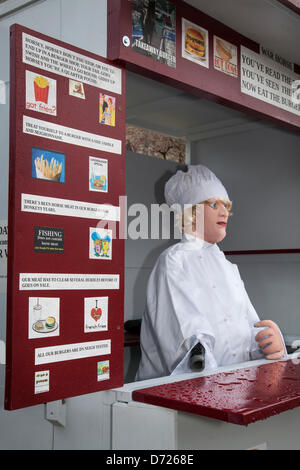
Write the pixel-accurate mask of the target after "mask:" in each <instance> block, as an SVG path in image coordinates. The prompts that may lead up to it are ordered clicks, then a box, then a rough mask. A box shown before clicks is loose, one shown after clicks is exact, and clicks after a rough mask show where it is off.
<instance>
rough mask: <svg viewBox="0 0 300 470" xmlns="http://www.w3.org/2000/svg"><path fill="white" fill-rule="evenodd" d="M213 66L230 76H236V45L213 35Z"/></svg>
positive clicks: (237, 73)
mask: <svg viewBox="0 0 300 470" xmlns="http://www.w3.org/2000/svg"><path fill="white" fill-rule="evenodd" d="M214 68H215V69H216V70H220V72H224V73H226V74H227V75H231V77H236V78H237V77H238V75H239V72H238V63H237V47H236V46H234V45H233V44H231V43H230V42H227V41H224V39H221V38H219V37H218V36H214Z"/></svg>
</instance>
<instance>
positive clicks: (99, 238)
mask: <svg viewBox="0 0 300 470" xmlns="http://www.w3.org/2000/svg"><path fill="white" fill-rule="evenodd" d="M90 232H91V233H90V258H91V259H111V248H112V246H111V245H112V236H111V230H102V229H98V230H96V229H90Z"/></svg>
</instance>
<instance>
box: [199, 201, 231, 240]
mask: <svg viewBox="0 0 300 470" xmlns="http://www.w3.org/2000/svg"><path fill="white" fill-rule="evenodd" d="M229 209H230V204H228V203H227V202H226V201H222V200H220V199H217V198H210V199H208V200H207V201H205V203H204V240H205V241H206V242H208V243H219V242H221V241H222V240H223V239H224V238H225V237H226V227H227V221H228V216H229Z"/></svg>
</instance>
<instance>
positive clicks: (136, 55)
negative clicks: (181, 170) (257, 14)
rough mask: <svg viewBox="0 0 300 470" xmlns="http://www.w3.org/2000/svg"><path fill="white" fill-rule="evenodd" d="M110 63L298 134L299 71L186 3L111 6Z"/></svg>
mask: <svg viewBox="0 0 300 470" xmlns="http://www.w3.org/2000/svg"><path fill="white" fill-rule="evenodd" d="M108 57H109V58H110V59H112V60H115V59H118V60H121V61H123V62H124V63H126V68H127V69H128V70H133V71H134V72H137V71H138V72H140V73H141V74H143V75H146V76H148V77H150V78H152V79H155V80H159V81H161V82H164V83H167V84H169V85H173V86H176V87H178V88H181V89H183V90H184V91H186V92H188V93H192V94H195V95H197V96H200V97H201V98H202V97H204V98H206V99H209V100H212V101H214V102H217V103H220V104H222V105H226V106H228V107H231V108H233V109H236V110H238V111H242V112H246V113H247V114H248V115H252V116H254V117H256V118H259V119H266V120H269V121H271V122H272V123H275V124H277V125H279V126H282V127H285V128H287V129H289V130H294V131H298V130H299V127H300V66H299V64H294V63H292V62H291V61H290V60H287V59H286V58H284V57H281V56H280V55H279V54H278V53H276V51H270V50H267V49H266V48H265V47H264V45H260V44H258V43H257V42H255V41H252V40H251V39H250V38H247V37H245V36H244V35H242V34H241V33H239V32H237V31H235V30H233V29H232V28H229V27H228V26H226V25H225V24H223V23H221V22H219V21H217V20H216V19H214V18H212V17H211V16H208V15H206V14H205V13H203V12H202V11H200V10H198V9H196V8H193V7H192V6H191V5H189V4H187V3H185V2H183V1H181V0H151V1H148V0H131V1H130V2H123V1H122V0H110V1H109V2H108Z"/></svg>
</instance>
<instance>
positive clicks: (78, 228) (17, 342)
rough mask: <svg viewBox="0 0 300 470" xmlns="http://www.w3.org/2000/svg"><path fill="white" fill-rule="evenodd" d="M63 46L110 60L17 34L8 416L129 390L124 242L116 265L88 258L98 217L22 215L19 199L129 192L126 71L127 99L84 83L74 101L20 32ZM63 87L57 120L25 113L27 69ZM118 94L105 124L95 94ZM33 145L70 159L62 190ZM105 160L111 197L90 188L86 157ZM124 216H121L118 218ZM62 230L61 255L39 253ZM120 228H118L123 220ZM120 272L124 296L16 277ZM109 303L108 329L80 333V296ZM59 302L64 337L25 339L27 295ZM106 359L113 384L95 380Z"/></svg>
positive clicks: (93, 199) (115, 201)
mask: <svg viewBox="0 0 300 470" xmlns="http://www.w3.org/2000/svg"><path fill="white" fill-rule="evenodd" d="M23 32H25V33H27V34H30V35H32V36H34V37H36V38H38V39H43V40H46V41H48V42H50V43H52V44H53V45H58V46H61V47H64V48H66V49H68V50H70V51H72V52H76V53H79V54H83V55H84V56H86V57H87V58H91V59H94V60H97V61H100V62H102V63H105V64H110V65H113V66H114V67H116V65H115V64H112V63H111V61H109V60H107V59H104V58H102V57H99V56H96V55H95V54H92V53H89V52H86V51H84V50H81V49H79V48H77V47H73V46H70V45H69V44H66V43H63V42H61V41H57V40H55V39H53V38H50V37H47V36H44V35H42V34H40V33H37V32H35V31H32V30H29V29H27V28H24V27H22V26H19V25H14V26H12V28H11V74H10V77H11V78H10V80H11V86H10V89H11V96H10V170H9V221H8V225H9V236H8V285H7V355H6V390H5V409H8V410H12V409H17V408H24V407H26V406H31V405H37V404H39V403H45V402H49V401H53V400H58V399H62V398H67V397H72V396H75V395H82V394H86V393H92V392H96V391H101V390H105V389H111V388H114V387H117V386H122V385H123V352H124V329H123V323H124V319H123V311H124V240H123V239H114V240H113V249H112V260H96V261H95V260H90V259H89V227H95V226H96V224H97V222H98V220H92V219H84V218H78V217H75V218H73V217H70V216H68V217H66V216H58V215H50V214H34V213H29V212H22V211H21V194H22V193H27V194H37V195H41V196H45V197H56V198H62V199H70V200H75V201H85V202H88V203H95V204H110V205H113V206H119V196H121V195H125V158H124V152H125V113H126V103H125V70H124V68H123V67H122V66H121V67H120V68H121V75H122V94H121V95H119V94H115V93H113V92H109V91H107V90H102V89H99V88H97V87H94V86H91V85H87V84H84V89H85V100H82V99H78V98H76V97H73V96H70V95H69V79H68V78H66V77H64V76H60V75H57V74H54V73H52V72H48V71H46V70H42V69H39V68H37V67H33V66H31V65H27V64H25V63H23V61H22V33H23ZM26 70H29V71H33V72H35V73H36V74H37V75H45V76H47V77H49V78H52V79H55V80H56V82H57V104H58V105H59V109H58V112H57V116H50V115H45V114H41V113H38V112H35V111H31V110H27V109H25V88H26V86H25V71H26ZM101 91H102V92H104V93H106V94H109V95H112V96H115V97H116V126H115V127H112V126H107V125H103V124H100V123H99V93H100V92H101ZM23 115H26V116H29V117H33V118H37V119H40V120H43V121H47V122H52V123H55V124H59V125H64V126H67V127H70V128H74V129H80V130H83V131H86V132H90V133H92V134H100V135H104V136H107V137H111V138H115V139H119V140H121V141H122V153H121V154H120V155H119V154H111V153H108V152H102V151H99V150H94V149H91V148H87V147H79V146H77V145H71V144H67V143H64V142H59V141H56V140H49V139H46V138H43V137H39V136H34V135H30V134H25V133H23V121H22V120H23ZM32 147H38V148H45V149H50V150H53V151H57V152H63V153H64V154H65V155H66V181H65V183H64V184H60V183H56V182H49V181H42V180H38V179H35V178H32V176H31V149H32ZM90 155H92V156H95V157H100V158H105V159H107V161H108V179H109V188H108V192H107V193H104V192H103V193H97V192H91V191H89V190H88V187H89V185H88V179H89V156H90ZM122 218H123V214H122V213H121V220H122ZM36 225H38V226H42V227H54V228H55V227H57V228H63V229H64V239H65V240H64V253H59V254H58V253H56V254H55V253H39V252H35V251H34V243H33V242H34V226H36ZM117 229H118V223H117ZM28 272H29V273H45V272H46V273H47V272H48V273H68V274H72V273H83V274H118V275H119V279H120V284H119V287H120V288H119V290H94V289H93V290H47V291H46V290H40V291H37V290H34V291H31V290H30V291H26V290H21V291H20V290H19V273H28ZM96 296H99V297H102V296H103V297H104V296H105V297H108V298H109V302H108V331H97V332H90V333H84V298H85V297H96ZM29 297H55V298H60V330H59V333H60V334H59V336H52V337H45V338H44V337H43V338H41V337H39V338H34V339H29V335H28V328H29V326H28V298H29ZM109 339H110V340H111V354H110V355H103V356H94V357H88V358H79V359H75V360H68V361H63V362H56V363H48V364H43V365H35V359H34V357H35V348H41V347H48V346H49V347H50V346H56V345H65V344H73V343H84V342H90V341H98V340H99V341H101V340H109ZM104 360H109V362H110V378H109V379H108V380H103V381H98V380H97V362H101V361H104ZM44 370H49V371H50V390H49V392H44V393H40V394H35V393H34V392H35V390H34V379H35V377H34V376H35V372H38V371H44Z"/></svg>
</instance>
